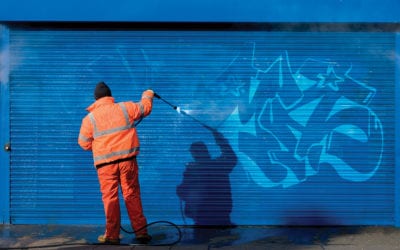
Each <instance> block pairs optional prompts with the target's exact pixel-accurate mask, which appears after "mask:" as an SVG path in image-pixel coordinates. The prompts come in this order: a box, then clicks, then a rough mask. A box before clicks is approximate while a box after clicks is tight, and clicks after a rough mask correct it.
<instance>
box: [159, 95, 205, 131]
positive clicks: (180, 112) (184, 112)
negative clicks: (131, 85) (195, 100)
mask: <svg viewBox="0 0 400 250" xmlns="http://www.w3.org/2000/svg"><path fill="white" fill-rule="evenodd" d="M154 97H156V98H158V99H160V100H161V101H163V102H164V103H166V104H167V105H168V106H170V107H172V108H173V109H174V110H176V111H177V112H178V113H179V114H182V115H185V116H187V117H189V118H191V119H192V120H193V121H195V122H197V123H199V124H200V125H202V126H203V127H206V128H210V127H209V126H208V125H206V124H204V123H203V122H202V121H200V120H198V119H196V118H195V117H194V116H192V115H190V114H189V113H188V112H186V111H184V110H182V109H181V108H180V107H178V106H175V105H173V104H172V103H170V102H169V101H167V100H165V99H164V98H162V97H161V96H160V95H158V94H157V93H154Z"/></svg>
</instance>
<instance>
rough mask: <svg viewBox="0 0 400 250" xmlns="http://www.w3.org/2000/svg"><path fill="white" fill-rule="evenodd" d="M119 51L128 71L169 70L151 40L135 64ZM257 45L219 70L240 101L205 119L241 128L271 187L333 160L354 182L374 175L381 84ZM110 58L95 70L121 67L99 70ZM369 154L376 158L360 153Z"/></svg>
mask: <svg viewBox="0 0 400 250" xmlns="http://www.w3.org/2000/svg"><path fill="white" fill-rule="evenodd" d="M116 51H117V53H116V54H117V55H116V56H115V58H114V59H113V61H118V62H119V63H120V66H121V67H120V68H123V69H124V70H123V71H124V72H125V74H126V78H128V79H130V80H134V79H135V78H138V79H141V80H140V81H138V82H146V83H147V82H152V81H153V80H154V79H158V78H162V77H161V76H159V74H161V73H160V72H161V68H162V67H165V66H166V65H167V62H165V60H167V59H166V58H162V57H160V58H152V57H151V56H150V55H149V53H148V48H147V49H146V50H145V49H144V48H141V49H139V50H135V52H134V53H133V56H134V57H135V60H139V61H142V62H143V63H142V64H141V65H142V66H141V67H142V68H141V69H136V70H135V69H134V68H133V67H132V66H131V65H132V64H131V63H130V60H131V58H128V57H127V56H126V55H125V54H124V52H123V51H122V49H121V48H120V47H117V48H116ZM251 52H252V53H251V54H250V56H249V55H247V54H246V53H247V52H244V53H243V52H242V53H239V54H238V55H236V56H234V57H233V60H232V61H231V62H230V63H229V65H228V67H227V68H226V69H224V71H223V73H222V74H220V75H219V77H218V78H217V82H218V84H219V85H222V86H219V85H218V86H219V87H221V89H222V91H223V92H224V93H225V94H226V95H225V96H230V98H232V100H233V101H231V100H229V104H224V105H225V106H221V105H219V106H218V110H219V112H220V113H221V114H217V112H214V111H215V110H213V115H212V117H208V116H204V118H205V119H203V120H206V121H209V122H210V123H212V122H214V120H212V119H217V120H218V121H215V122H214V123H216V124H218V126H217V127H219V126H229V127H230V128H234V129H231V130H230V133H229V135H226V136H227V138H228V139H229V140H230V142H231V144H232V147H233V149H234V151H235V153H236V155H237V157H238V162H240V164H241V165H242V167H243V169H244V170H245V172H246V173H247V174H248V176H249V177H250V178H251V179H252V180H253V181H254V182H255V183H256V184H257V185H259V186H261V187H264V188H272V187H279V186H281V187H284V188H287V187H291V186H294V185H296V184H299V183H302V182H306V181H307V180H309V178H310V177H312V176H316V175H318V174H319V173H320V172H321V170H322V168H326V167H331V168H333V169H334V170H335V172H336V173H337V175H338V176H340V177H341V178H342V179H344V180H347V181H351V182H363V181H367V180H369V179H370V178H371V177H373V176H374V175H375V173H376V171H377V170H378V169H379V167H380V165H381V161H382V155H383V145H384V141H383V128H382V124H381V121H380V119H379V117H378V116H377V115H376V114H375V112H374V111H373V109H372V108H370V106H369V105H370V103H371V102H372V101H373V99H374V97H375V96H376V94H377V90H376V89H375V88H373V87H371V86H368V85H367V84H365V83H363V82H361V81H358V80H357V79H354V78H353V77H352V70H353V69H352V66H351V65H349V66H346V68H345V70H343V65H340V63H339V62H335V61H330V60H326V61H324V60H321V59H319V60H317V59H313V58H308V59H306V60H304V61H303V62H302V63H299V62H297V65H300V66H297V67H296V69H294V67H293V66H292V65H291V62H290V58H289V53H288V52H287V51H283V52H282V53H281V54H280V55H277V56H276V57H274V58H272V57H271V58H272V59H271V58H268V59H264V58H258V57H257V53H256V44H253V47H252V51H251ZM131 55H132V53H131ZM153 56H154V55H153ZM105 59H106V58H105V57H104V56H99V57H98V58H96V59H95V60H94V61H92V62H90V63H89V64H88V65H87V66H88V67H87V70H89V73H92V74H96V76H99V75H101V74H105V75H107V76H108V78H110V76H111V75H114V74H112V73H111V72H109V73H105V72H104V71H101V73H99V72H98V71H96V70H95V71H93V69H98V66H95V65H97V64H99V63H100V62H104V60H105ZM114 64H115V62H114ZM339 68H340V70H338V69H339ZM171 74H173V73H171ZM171 78H174V77H172V76H171ZM176 78H177V79H178V78H179V76H176ZM124 85H125V84H122V83H121V86H124ZM134 85H135V86H136V84H134ZM193 88H195V87H193ZM120 94H121V93H120ZM198 101H199V102H200V101H201V100H198ZM226 101H227V100H226V99H225V100H224V102H226ZM232 103H233V104H234V106H232V105H231V104H232ZM187 105H191V104H190V103H188V104H187ZM216 117H218V118H216ZM207 119H208V120H207ZM221 121H222V122H221ZM220 124H222V125H220ZM366 154H367V156H368V160H362V161H360V159H363V158H364V157H365V155H366Z"/></svg>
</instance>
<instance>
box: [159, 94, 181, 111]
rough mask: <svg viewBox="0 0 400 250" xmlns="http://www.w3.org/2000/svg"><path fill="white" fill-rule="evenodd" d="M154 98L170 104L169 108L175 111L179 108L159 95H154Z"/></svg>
mask: <svg viewBox="0 0 400 250" xmlns="http://www.w3.org/2000/svg"><path fill="white" fill-rule="evenodd" d="M154 97H155V98H158V99H160V100H161V101H163V102H165V103H166V104H168V105H169V106H171V107H172V108H173V109H175V110H176V109H177V108H178V107H177V106H175V105H173V104H172V103H170V102H168V101H167V100H165V99H164V98H162V97H161V96H159V95H158V94H157V93H154Z"/></svg>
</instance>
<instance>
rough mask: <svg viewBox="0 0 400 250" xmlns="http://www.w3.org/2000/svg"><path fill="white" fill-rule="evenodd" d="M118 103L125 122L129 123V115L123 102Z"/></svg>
mask: <svg viewBox="0 0 400 250" xmlns="http://www.w3.org/2000/svg"><path fill="white" fill-rule="evenodd" d="M118 105H119V106H120V107H121V109H122V113H124V117H125V122H126V124H129V115H128V111H127V110H126V107H125V104H123V103H122V102H120V103H118Z"/></svg>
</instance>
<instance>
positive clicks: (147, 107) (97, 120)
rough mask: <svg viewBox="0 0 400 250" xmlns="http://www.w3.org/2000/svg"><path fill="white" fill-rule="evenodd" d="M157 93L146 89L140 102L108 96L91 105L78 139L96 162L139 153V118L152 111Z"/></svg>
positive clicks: (128, 156) (124, 157)
mask: <svg viewBox="0 0 400 250" xmlns="http://www.w3.org/2000/svg"><path fill="white" fill-rule="evenodd" d="M153 96H154V92H153V91H151V90H146V91H144V92H143V94H142V99H141V101H140V102H138V103H134V102H120V103H115V102H114V98H113V97H109V96H106V97H103V98H100V99H98V100H97V101H96V102H94V103H93V104H92V105H90V106H89V107H88V108H87V110H88V111H89V112H90V113H89V114H88V115H86V116H85V117H84V118H83V120H82V125H81V129H80V132H79V138H78V143H79V145H80V146H81V147H82V148H83V149H84V150H92V152H93V161H94V165H95V166H98V165H100V164H106V163H110V162H114V161H117V160H121V159H126V158H130V157H133V156H135V155H137V154H139V148H140V143H139V138H138V136H137V132H136V128H135V121H137V120H140V119H141V118H143V117H145V116H148V115H149V114H150V113H151V110H152V107H153Z"/></svg>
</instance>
